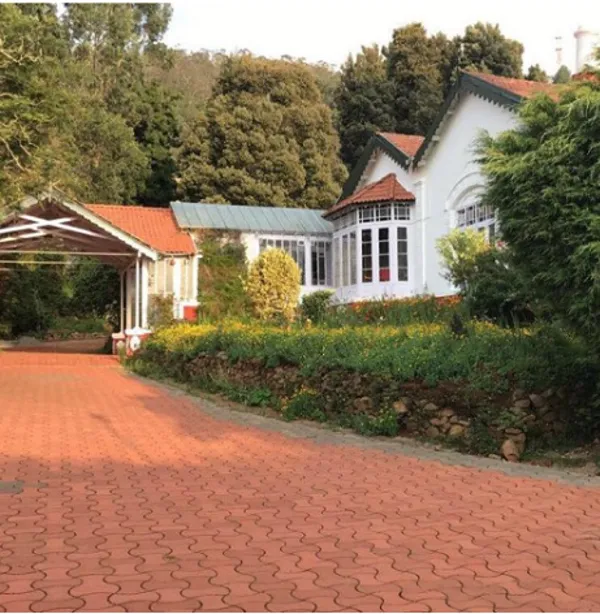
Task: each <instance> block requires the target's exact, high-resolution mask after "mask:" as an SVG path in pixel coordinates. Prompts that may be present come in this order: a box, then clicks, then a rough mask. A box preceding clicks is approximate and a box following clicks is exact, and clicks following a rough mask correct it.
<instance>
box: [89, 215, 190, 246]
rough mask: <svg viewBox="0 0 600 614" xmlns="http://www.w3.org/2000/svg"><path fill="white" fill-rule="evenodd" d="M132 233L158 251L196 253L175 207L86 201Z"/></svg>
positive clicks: (126, 231)
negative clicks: (182, 228)
mask: <svg viewBox="0 0 600 614" xmlns="http://www.w3.org/2000/svg"><path fill="white" fill-rule="evenodd" d="M86 208H87V209H89V210H90V211H91V212H92V213H95V214H96V215H98V216H100V217H101V218H104V219H105V220H106V221H107V222H110V223H111V224H112V225H113V226H116V227H117V228H119V229H120V230H122V231H123V232H125V233H127V234H128V235H130V236H131V237H134V238H135V239H138V240H139V241H141V242H142V243H144V244H146V245H148V246H149V247H151V248H152V249H155V250H156V251H159V252H163V253H168V254H194V253H195V252H196V248H195V246H194V242H193V240H192V238H191V236H190V235H189V234H188V233H187V232H185V231H183V230H181V229H180V228H179V226H177V223H176V222H175V216H174V215H173V212H172V211H171V209H170V208H169V209H162V208H158V207H138V206H133V205H86Z"/></svg>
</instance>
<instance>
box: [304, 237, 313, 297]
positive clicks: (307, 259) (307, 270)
mask: <svg viewBox="0 0 600 614" xmlns="http://www.w3.org/2000/svg"><path fill="white" fill-rule="evenodd" d="M311 245H312V243H311V241H310V239H309V238H306V239H305V240H304V285H305V286H306V287H309V286H312V258H311V249H312V247H311Z"/></svg>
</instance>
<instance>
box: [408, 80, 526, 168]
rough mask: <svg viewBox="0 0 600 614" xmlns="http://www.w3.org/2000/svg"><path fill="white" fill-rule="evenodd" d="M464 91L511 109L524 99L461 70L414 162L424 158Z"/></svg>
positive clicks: (416, 162)
mask: <svg viewBox="0 0 600 614" xmlns="http://www.w3.org/2000/svg"><path fill="white" fill-rule="evenodd" d="M462 93H470V94H474V95H475V96H480V97H482V98H485V99H486V100H489V101H490V102H493V103H496V104H499V105H501V106H503V107H507V108H509V109H512V108H514V107H516V106H517V105H518V104H519V103H520V102H521V101H522V98H521V96H518V95H517V94H514V93H513V92H509V91H507V90H505V89H503V88H501V87H499V86H497V85H493V84H492V83H489V82H488V81H485V80H484V79H481V78H479V77H476V76H475V75H471V74H469V73H466V72H461V74H460V77H459V78H458V80H457V81H456V83H455V84H454V86H453V87H452V89H451V90H450V93H449V94H448V96H447V97H446V100H445V102H444V104H443V106H442V108H441V109H440V111H439V113H438V114H437V115H436V118H435V120H434V122H433V125H432V126H431V128H430V129H429V131H428V132H427V134H426V135H425V140H424V141H423V143H422V144H421V147H419V150H418V151H417V153H416V154H415V157H414V159H413V164H418V163H419V162H420V161H421V160H422V159H423V156H424V155H425V153H426V151H427V149H428V148H429V146H430V145H431V143H432V141H433V137H434V136H435V135H436V133H437V131H438V130H439V128H440V125H441V124H442V122H443V121H444V118H445V117H446V114H447V113H448V110H449V109H450V107H451V106H452V104H453V103H454V101H455V99H456V97H457V96H459V95H460V94H462Z"/></svg>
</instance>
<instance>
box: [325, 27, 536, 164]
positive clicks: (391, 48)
mask: <svg viewBox="0 0 600 614" xmlns="http://www.w3.org/2000/svg"><path fill="white" fill-rule="evenodd" d="M522 54H523V46H522V45H521V43H519V42H517V41H514V40H511V39H509V38H507V37H505V36H504V35H503V34H502V32H501V31H500V28H499V27H498V26H497V25H492V24H488V23H481V22H479V23H476V24H473V25H470V26H468V27H467V28H466V29H465V33H464V35H463V36H457V37H455V38H453V39H448V38H447V37H446V36H445V35H444V34H442V33H438V34H435V35H430V34H428V33H427V31H426V30H425V28H424V27H423V25H422V24H420V23H411V24H409V25H407V26H404V27H401V28H398V29H396V30H394V33H393V36H392V40H391V42H390V43H389V45H388V46H387V47H385V48H383V49H382V51H381V52H380V51H379V49H378V48H377V47H376V46H375V47H367V48H363V50H362V53H359V54H357V56H356V58H353V57H350V58H349V59H348V60H347V61H346V63H345V64H344V65H343V67H342V76H341V80H340V85H339V87H338V90H337V93H336V97H335V102H336V111H337V115H338V129H339V134H340V141H341V153H342V159H343V161H344V162H345V163H346V165H347V166H348V168H352V166H353V165H354V164H355V163H356V161H357V160H358V158H359V156H360V154H361V152H362V149H363V147H364V146H365V144H366V142H367V140H368V138H369V136H371V135H372V134H373V133H374V132H377V131H392V132H393V131H395V132H403V133H408V134H425V133H426V132H427V130H428V129H429V127H430V126H431V124H432V122H433V119H434V117H435V115H436V113H437V112H438V110H439V108H440V106H441V104H442V102H443V100H444V98H445V97H446V95H447V94H448V92H449V91H450V88H451V87H452V85H453V84H454V82H455V81H456V78H457V77H458V74H459V71H460V70H473V71H482V72H488V73H492V74H496V75H502V76H507V77H522V76H523V75H522ZM527 78H530V79H535V80H545V79H546V76H545V73H544V72H543V71H542V70H541V68H540V67H539V66H532V67H531V68H530V69H529V73H528V77H527Z"/></svg>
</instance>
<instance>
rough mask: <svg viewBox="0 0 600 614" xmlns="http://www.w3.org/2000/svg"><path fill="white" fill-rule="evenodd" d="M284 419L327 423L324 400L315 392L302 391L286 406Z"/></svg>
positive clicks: (283, 413)
mask: <svg viewBox="0 0 600 614" xmlns="http://www.w3.org/2000/svg"><path fill="white" fill-rule="evenodd" d="M282 415H283V417H284V418H285V419H286V420H299V419H303V418H304V419H306V420H316V421H317V422H325V421H326V419H327V416H326V415H325V412H324V411H323V403H322V398H321V397H320V396H319V394H318V393H316V392H314V391H308V390H301V391H300V392H299V393H298V394H296V395H295V396H293V397H292V398H291V399H290V400H289V401H288V403H287V404H286V405H285V406H284V408H283V412H282Z"/></svg>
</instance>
